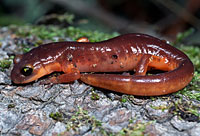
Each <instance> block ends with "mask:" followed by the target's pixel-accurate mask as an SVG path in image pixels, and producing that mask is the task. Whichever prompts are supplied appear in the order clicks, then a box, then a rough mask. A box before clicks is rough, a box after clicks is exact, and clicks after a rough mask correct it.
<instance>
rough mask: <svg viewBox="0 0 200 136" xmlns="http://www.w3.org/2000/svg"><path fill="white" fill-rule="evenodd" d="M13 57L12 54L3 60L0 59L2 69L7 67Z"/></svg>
mask: <svg viewBox="0 0 200 136" xmlns="http://www.w3.org/2000/svg"><path fill="white" fill-rule="evenodd" d="M13 59H14V56H10V57H9V58H6V59H4V60H0V67H1V69H2V70H4V69H6V68H9V67H10V65H11V63H12V60H13Z"/></svg>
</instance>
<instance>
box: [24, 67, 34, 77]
mask: <svg viewBox="0 0 200 136" xmlns="http://www.w3.org/2000/svg"><path fill="white" fill-rule="evenodd" d="M32 72H33V68H32V67H31V66H25V67H23V68H22V69H21V73H22V74H23V75H24V76H30V75H31V74H32Z"/></svg>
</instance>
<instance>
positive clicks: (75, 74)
mask: <svg viewBox="0 0 200 136" xmlns="http://www.w3.org/2000/svg"><path fill="white" fill-rule="evenodd" d="M62 69H63V72H64V74H61V75H59V76H54V77H51V78H49V79H47V80H45V81H44V82H43V83H44V84H50V83H53V84H59V83H69V82H72V81H74V80H77V79H79V78H80V77H81V74H80V71H79V70H78V69H77V68H75V67H74V65H73V64H68V65H64V66H63V68H62Z"/></svg>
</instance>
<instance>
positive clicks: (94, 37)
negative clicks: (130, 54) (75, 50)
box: [10, 25, 118, 42]
mask: <svg viewBox="0 0 200 136" xmlns="http://www.w3.org/2000/svg"><path fill="white" fill-rule="evenodd" d="M10 28H11V30H13V31H14V32H15V33H16V34H17V36H19V37H26V38H27V37H32V36H34V37H37V38H38V39H39V40H52V41H57V39H58V40H59V39H65V38H66V37H70V38H71V39H72V40H73V41H75V40H77V39H78V38H80V37H88V38H89V40H90V42H96V41H102V40H106V39H109V38H111V37H114V36H117V35H118V33H112V34H106V33H103V32H99V31H89V30H88V31H87V30H81V29H79V28H76V27H73V26H69V27H67V28H62V27H59V26H51V25H49V26H45V25H37V26H33V25H25V26H21V27H19V26H11V27H10Z"/></svg>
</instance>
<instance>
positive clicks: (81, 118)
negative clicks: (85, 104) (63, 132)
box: [66, 108, 102, 132]
mask: <svg viewBox="0 0 200 136" xmlns="http://www.w3.org/2000/svg"><path fill="white" fill-rule="evenodd" d="M66 125H67V131H69V130H70V129H72V130H75V131H78V129H79V128H80V127H81V126H85V125H86V126H88V125H90V127H91V131H92V132H94V131H95V129H96V128H101V126H102V124H101V121H99V120H97V119H95V117H91V116H89V115H88V112H87V111H86V110H83V109H82V108H79V110H78V111H77V112H76V113H75V115H74V116H72V117H71V118H70V119H69V120H68V121H67V124H66Z"/></svg>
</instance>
